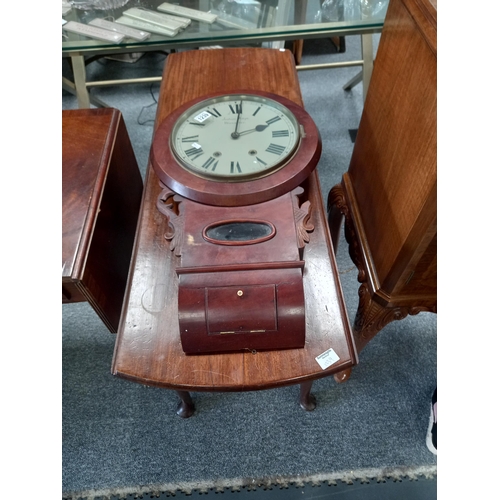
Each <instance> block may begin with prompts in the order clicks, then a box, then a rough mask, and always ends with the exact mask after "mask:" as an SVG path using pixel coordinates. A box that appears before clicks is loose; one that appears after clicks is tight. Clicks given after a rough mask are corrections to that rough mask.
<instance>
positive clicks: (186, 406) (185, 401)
mask: <svg viewBox="0 0 500 500" xmlns="http://www.w3.org/2000/svg"><path fill="white" fill-rule="evenodd" d="M175 392H176V393H177V395H178V396H179V397H180V398H181V402H180V403H179V405H178V406H177V415H179V417H182V418H189V417H191V416H192V415H193V413H194V403H193V400H192V399H191V394H189V392H188V391H175Z"/></svg>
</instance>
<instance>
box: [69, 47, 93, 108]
mask: <svg viewBox="0 0 500 500" xmlns="http://www.w3.org/2000/svg"><path fill="white" fill-rule="evenodd" d="M71 65H72V66H73V76H74V78H75V89H76V98H77V100H78V107H79V108H90V98H89V91H88V90H87V84H86V73H85V60H84V58H83V56H71Z"/></svg>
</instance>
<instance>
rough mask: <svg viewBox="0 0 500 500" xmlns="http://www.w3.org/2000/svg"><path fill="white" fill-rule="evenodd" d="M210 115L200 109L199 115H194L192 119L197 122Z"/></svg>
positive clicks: (201, 121)
mask: <svg viewBox="0 0 500 500" xmlns="http://www.w3.org/2000/svg"><path fill="white" fill-rule="evenodd" d="M211 116H212V115H211V114H210V113H209V112H208V111H202V112H201V113H200V114H199V115H196V116H195V117H194V119H195V120H196V121H197V122H200V123H203V122H204V121H205V120H207V119H208V118H210V117H211Z"/></svg>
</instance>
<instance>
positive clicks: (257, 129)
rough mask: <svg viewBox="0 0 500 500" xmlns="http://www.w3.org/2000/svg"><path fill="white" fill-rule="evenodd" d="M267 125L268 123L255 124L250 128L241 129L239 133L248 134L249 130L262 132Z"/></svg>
mask: <svg viewBox="0 0 500 500" xmlns="http://www.w3.org/2000/svg"><path fill="white" fill-rule="evenodd" d="M267 127H269V124H267V123H266V124H265V125H257V126H256V127H255V128H251V129H249V130H243V132H240V133H239V135H242V134H249V133H250V132H262V131H263V130H265V129H266V128H267Z"/></svg>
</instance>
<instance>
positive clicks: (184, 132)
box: [150, 90, 321, 206]
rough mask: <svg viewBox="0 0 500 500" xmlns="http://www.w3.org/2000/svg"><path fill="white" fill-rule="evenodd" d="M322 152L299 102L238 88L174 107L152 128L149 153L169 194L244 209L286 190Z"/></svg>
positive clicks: (309, 169)
mask: <svg viewBox="0 0 500 500" xmlns="http://www.w3.org/2000/svg"><path fill="white" fill-rule="evenodd" d="M320 155H321V139H320V137H319V133H318V130H317V128H316V125H315V124H314V122H313V120H312V118H311V117H310V116H309V114H308V113H307V112H306V111H305V110H304V108H303V107H302V106H300V105H298V104H297V103H295V102H293V101H290V100H289V99H286V98H284V97H281V96H278V95H275V94H270V93H268V92H261V91H253V90H252V91H246V90H241V91H235V92H231V93H223V92H218V93H214V94H211V95H209V96H203V97H200V98H199V99H196V100H194V101H190V102H187V103H184V104H182V105H181V106H179V108H177V109H176V110H175V111H173V112H172V113H171V114H169V115H168V116H167V117H166V118H165V119H164V120H163V121H162V122H161V123H160V125H159V126H158V128H157V129H156V131H155V135H154V139H153V144H152V147H151V155H150V158H151V164H152V166H153V168H154V170H155V172H156V174H157V175H158V177H159V178H160V180H161V182H162V183H163V184H165V185H166V186H168V187H169V188H170V189H171V190H172V191H174V192H175V193H177V194H179V195H181V196H184V197H185V198H189V199H191V200H193V201H196V202H199V203H204V204H208V205H217V206H242V205H252V204H256V203H262V202H264V201H268V200H271V199H273V198H277V197H278V196H281V195H283V194H285V193H287V192H289V191H291V190H292V189H294V188H295V187H297V186H298V185H299V184H300V183H301V182H303V181H305V180H306V179H307V177H308V176H309V175H310V173H311V172H312V171H313V170H314V168H315V167H316V165H317V163H318V161H319V158H320Z"/></svg>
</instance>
